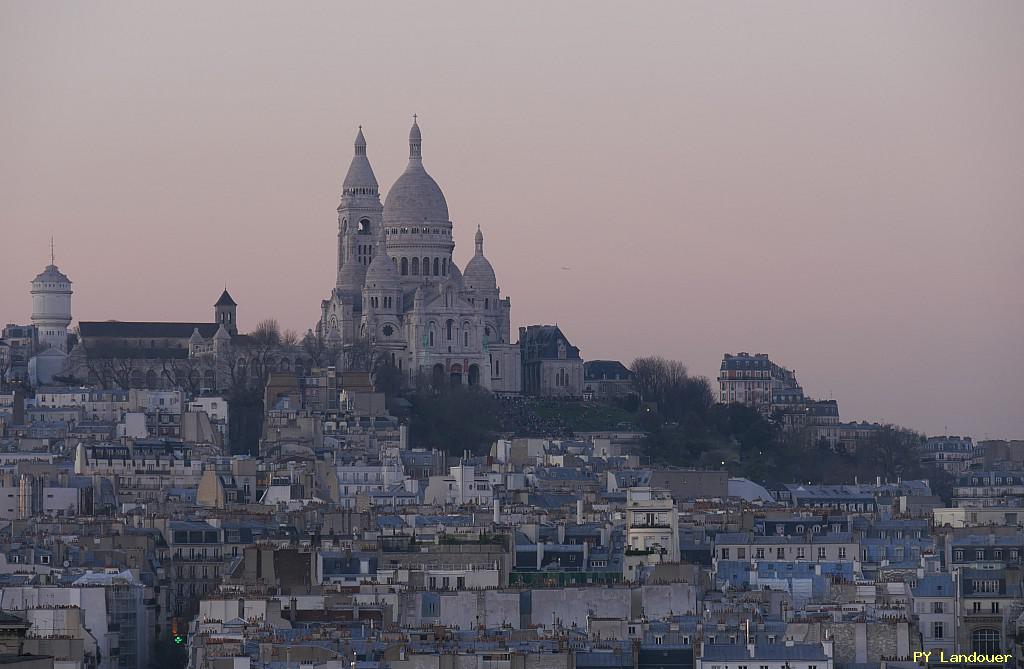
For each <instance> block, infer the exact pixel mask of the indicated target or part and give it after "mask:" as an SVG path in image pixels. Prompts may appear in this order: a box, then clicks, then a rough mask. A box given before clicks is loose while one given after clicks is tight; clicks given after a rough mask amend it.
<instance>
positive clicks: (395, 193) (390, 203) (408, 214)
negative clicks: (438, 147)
mask: <svg viewBox="0 0 1024 669" xmlns="http://www.w3.org/2000/svg"><path fill="white" fill-rule="evenodd" d="M420 141H421V140H420V129H419V126H418V125H417V124H416V123H415V122H413V126H412V130H411V131H410V132H409V164H408V165H407V166H406V168H405V171H404V172H402V174H401V176H399V177H398V180H397V181H395V183H394V185H393V186H391V190H389V191H388V196H387V198H386V199H385V200H384V222H385V223H388V224H391V223H423V222H430V223H444V222H448V202H447V201H446V200H445V199H444V193H442V192H441V187H440V186H438V185H437V182H436V181H434V179H433V177H431V176H430V175H429V174H427V171H426V170H425V169H423V157H422V152H421V144H420Z"/></svg>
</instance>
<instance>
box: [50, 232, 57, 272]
mask: <svg viewBox="0 0 1024 669" xmlns="http://www.w3.org/2000/svg"><path fill="white" fill-rule="evenodd" d="M50 264H51V265H54V266H56V264H57V261H56V260H54V255H53V235H50Z"/></svg>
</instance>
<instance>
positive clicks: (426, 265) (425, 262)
mask: <svg viewBox="0 0 1024 669" xmlns="http://www.w3.org/2000/svg"><path fill="white" fill-rule="evenodd" d="M423 276H430V258H424V259H423Z"/></svg>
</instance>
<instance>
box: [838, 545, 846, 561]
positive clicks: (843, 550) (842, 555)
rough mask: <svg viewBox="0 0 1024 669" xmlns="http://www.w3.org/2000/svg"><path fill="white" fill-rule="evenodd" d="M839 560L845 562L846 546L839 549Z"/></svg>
mask: <svg viewBox="0 0 1024 669" xmlns="http://www.w3.org/2000/svg"><path fill="white" fill-rule="evenodd" d="M839 559H840V560H845V559H846V546H840V547H839Z"/></svg>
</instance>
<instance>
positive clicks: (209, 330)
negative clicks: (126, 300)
mask: <svg viewBox="0 0 1024 669" xmlns="http://www.w3.org/2000/svg"><path fill="white" fill-rule="evenodd" d="M217 327H218V325H217V323H157V322H151V321H82V322H80V323H79V324H78V331H79V333H81V335H82V337H83V338H85V337H96V338H110V339H118V338H121V339H162V338H167V339H188V338H190V337H191V336H192V332H194V331H195V330H199V334H201V335H202V336H203V338H204V339H209V338H210V337H212V336H213V335H214V334H215V333H216V332H217Z"/></svg>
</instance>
